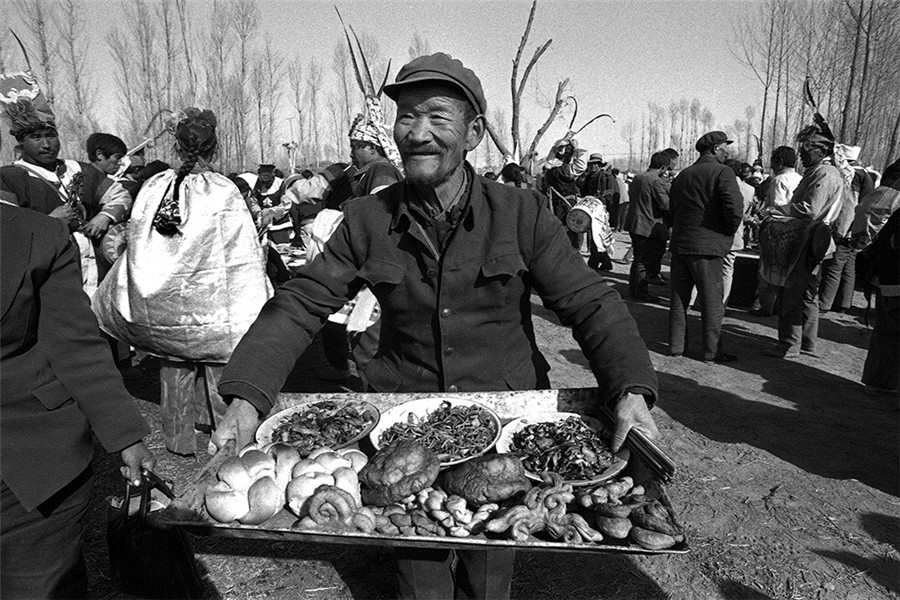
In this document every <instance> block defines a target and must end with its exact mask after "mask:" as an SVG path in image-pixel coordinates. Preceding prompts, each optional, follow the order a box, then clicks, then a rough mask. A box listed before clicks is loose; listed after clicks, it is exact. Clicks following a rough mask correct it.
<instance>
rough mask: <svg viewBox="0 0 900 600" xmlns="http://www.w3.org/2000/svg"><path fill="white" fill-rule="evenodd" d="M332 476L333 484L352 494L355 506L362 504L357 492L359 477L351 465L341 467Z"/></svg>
mask: <svg viewBox="0 0 900 600" xmlns="http://www.w3.org/2000/svg"><path fill="white" fill-rule="evenodd" d="M332 476H333V477H334V485H335V486H337V487H339V488H341V489H342V490H344V491H345V492H347V493H348V494H350V495H351V496H353V499H354V500H356V505H357V506H362V497H361V496H360V493H359V478H358V477H357V475H356V471H354V470H353V467H341V468H340V469H338V470H336V471H335V472H334V473H333V474H332Z"/></svg>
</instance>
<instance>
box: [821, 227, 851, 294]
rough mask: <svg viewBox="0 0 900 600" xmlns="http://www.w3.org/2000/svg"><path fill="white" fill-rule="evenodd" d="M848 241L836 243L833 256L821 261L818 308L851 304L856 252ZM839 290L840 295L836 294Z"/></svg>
mask: <svg viewBox="0 0 900 600" xmlns="http://www.w3.org/2000/svg"><path fill="white" fill-rule="evenodd" d="M857 252H858V251H857V250H856V249H855V248H851V247H850V245H849V243H843V242H841V243H838V245H837V249H836V250H835V251H834V256H832V257H831V258H829V259H828V260H826V261H825V262H824V263H822V282H821V284H820V285H819V309H820V310H831V308H832V306H834V308H837V309H848V308H850V307H851V306H853V288H854V286H855V285H856V253H857ZM838 291H840V296H838Z"/></svg>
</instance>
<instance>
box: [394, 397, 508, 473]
mask: <svg viewBox="0 0 900 600" xmlns="http://www.w3.org/2000/svg"><path fill="white" fill-rule="evenodd" d="M496 435H497V423H496V422H495V421H494V419H493V418H491V415H490V413H488V412H487V411H486V410H484V409H483V408H481V407H480V406H474V405H472V406H453V405H452V404H450V402H446V401H445V402H442V403H441V405H440V406H439V407H438V408H437V409H436V410H434V411H432V412H431V413H429V414H428V415H427V416H426V417H425V418H419V417H418V416H416V415H414V414H412V413H410V415H409V417H408V418H407V422H406V423H394V424H393V425H391V427H390V428H388V429H386V430H385V431H384V432H383V433H382V434H381V437H379V438H378V443H379V444H380V445H381V446H389V445H391V444H393V443H395V442H397V441H400V440H410V439H411V440H416V441H417V442H419V443H420V444H422V445H423V446H425V447H426V448H428V449H429V450H431V451H432V452H434V453H435V454H437V455H438V458H439V459H440V460H441V462H442V463H447V462H452V461H455V460H460V459H463V458H468V457H471V456H476V455H478V454H479V453H480V452H482V451H483V450H485V449H486V448H487V447H488V446H490V444H491V442H493V441H494V438H495V437H496Z"/></svg>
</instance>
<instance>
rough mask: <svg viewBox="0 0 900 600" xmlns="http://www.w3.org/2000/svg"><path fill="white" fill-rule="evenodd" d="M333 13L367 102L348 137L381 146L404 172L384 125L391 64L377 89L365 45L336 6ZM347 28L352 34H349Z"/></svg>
mask: <svg viewBox="0 0 900 600" xmlns="http://www.w3.org/2000/svg"><path fill="white" fill-rule="evenodd" d="M334 10H335V11H336V12H337V14H338V19H340V21H341V26H342V27H343V28H344V37H346V38H347V46H348V47H349V48H350V60H351V61H352V62H353V72H354V74H355V75H356V83H357V84H359V89H360V91H362V93H363V96H365V99H366V108H365V113H359V114H357V115H356V117H354V119H353V122H352V123H351V125H350V133H349V137H350V139H351V140H356V141H360V142H368V143H370V144H374V145H375V146H379V147H380V148H381V149H382V150H384V154H385V156H387V158H388V160H390V161H391V162H392V163H393V164H394V166H395V167H397V168H398V169H400V172H401V173H402V172H403V161H402V160H401V159H400V151H399V150H397V145H396V144H395V143H394V140H393V138H392V137H391V136H390V135H389V134H388V133H387V128H386V127H385V124H384V109H383V108H382V106H381V94H382V92H383V91H384V86H385V84H386V83H387V80H388V75H389V74H390V72H391V62H390V61H388V66H387V70H386V71H385V73H384V81H382V82H381V85H380V86H379V87H378V89H375V82H374V80H373V79H372V70H371V69H370V68H369V63H368V61H366V55H365V54H364V53H363V50H362V45H361V44H360V43H359V37H358V36H357V35H356V32H355V31H353V27H352V26H349V27H348V25H346V24H345V23H344V19H343V17H341V12H340V11H339V10H338V9H337V7H336V6H335V7H334ZM348 29H349V32H348V31H347V30H348ZM351 33H352V34H353V39H354V40H355V41H356V46H355V47H354V45H353V42H352V41H351V40H350V34H351ZM357 52H359V61H357V59H356V53H357ZM360 62H362V66H363V68H364V69H365V79H364V78H363V73H362V69H360V65H359V63H360Z"/></svg>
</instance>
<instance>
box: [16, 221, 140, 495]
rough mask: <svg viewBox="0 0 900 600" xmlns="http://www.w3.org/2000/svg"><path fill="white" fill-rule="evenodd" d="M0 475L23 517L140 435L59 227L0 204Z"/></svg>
mask: <svg viewBox="0 0 900 600" xmlns="http://www.w3.org/2000/svg"><path fill="white" fill-rule="evenodd" d="M0 252H2V254H0V258H2V264H3V268H2V272H0V371H2V377H0V465H2V466H0V471H2V476H3V481H4V482H5V483H6V485H7V486H9V488H10V489H11V490H12V492H13V493H14V494H15V496H16V498H17V499H18V500H19V502H20V503H21V504H22V506H24V507H25V510H32V509H33V508H35V507H36V506H37V505H39V504H40V503H41V502H43V501H44V500H46V499H47V498H49V497H50V496H52V495H53V494H54V493H56V492H57V491H59V490H60V489H61V488H62V487H63V486H65V485H66V484H68V483H69V482H70V481H72V480H73V479H75V477H77V476H78V475H79V474H81V472H82V471H84V470H85V469H86V468H87V467H88V465H89V464H90V462H91V457H92V456H93V444H92V442H91V434H90V432H91V430H93V432H94V433H95V434H96V436H97V438H98V439H99V440H100V443H101V444H103V447H104V448H106V450H107V451H109V452H117V451H120V450H123V449H124V448H127V447H128V446H130V445H132V444H134V443H135V442H138V441H140V439H141V438H142V437H143V436H145V435H147V434H149V433H150V429H149V427H147V424H146V422H145V421H144V419H143V418H142V417H141V415H140V413H139V412H138V410H137V407H136V406H135V405H134V400H133V399H132V397H131V395H130V394H129V393H128V391H127V390H126V389H125V385H124V384H123V383H122V377H121V375H119V372H118V371H117V370H116V367H115V365H114V364H113V361H112V354H111V353H110V349H109V345H108V344H107V343H106V341H105V340H103V338H101V337H100V329H99V327H98V326H97V319H96V318H95V317H94V313H93V312H91V306H90V301H89V300H88V297H87V295H86V294H85V293H84V291H83V290H82V287H81V267H80V262H79V261H80V258H79V253H78V246H77V245H76V244H75V243H74V242H73V241H72V239H71V237H70V236H69V233H68V230H67V228H66V225H65V224H64V223H63V222H62V221H60V220H59V219H53V218H50V217H47V216H45V215H42V214H39V213H38V212H36V211H34V210H28V209H24V208H18V207H14V206H9V205H6V204H0Z"/></svg>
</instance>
